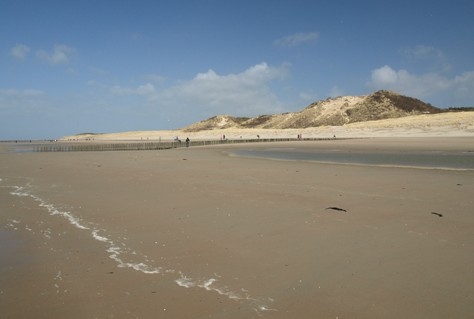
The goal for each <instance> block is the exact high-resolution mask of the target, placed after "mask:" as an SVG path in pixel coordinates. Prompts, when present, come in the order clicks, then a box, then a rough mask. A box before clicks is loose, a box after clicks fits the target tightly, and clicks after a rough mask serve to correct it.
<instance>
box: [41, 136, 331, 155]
mask: <svg viewBox="0 0 474 319" xmlns="http://www.w3.org/2000/svg"><path fill="white" fill-rule="evenodd" d="M301 140H305V141H310V140H311V141H317V140H327V138H305V139H296V138H259V139H235V140H234V139H232V140H227V139H226V140H197V141H191V142H190V143H189V146H205V145H216V144H234V143H257V142H289V141H301ZM179 147H187V145H186V142H178V141H173V142H128V143H123V142H122V143H103V142H99V143H97V142H93V141H91V142H57V143H51V144H43V145H37V146H35V147H34V149H33V151H34V152H87V151H93V152H94V151H145V150H164V149H171V148H179Z"/></svg>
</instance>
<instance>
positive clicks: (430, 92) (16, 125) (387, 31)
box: [0, 0, 474, 140]
mask: <svg viewBox="0 0 474 319" xmlns="http://www.w3.org/2000/svg"><path fill="white" fill-rule="evenodd" d="M472 17H474V2H473V1H471V0H458V1H457V0H451V1H442V0H441V1H428V0H427V1H424V0H411V1H406V0H399V1H393V0H390V1H388V0H378V1H376V0H371V1H364V0H361V1H352V0H347V1H339V0H328V1H317V0H313V1H298V0H288V1H279V0H271V1H266V0H261V1H258V0H254V1H247V0H239V1H226V0H220V1H213V0H212V1H206V0H201V1H197V0H196V1H179V0H176V1H158V0H155V1H141V0H129V1H128V0H127V1H123V0H115V1H100V0H94V1H89V0H82V1H65V0H62V1H48V0H44V1H27V0H0V139H2V140H5V139H30V138H31V139H43V138H48V139H49V138H58V137H61V136H63V135H70V134H76V133H81V132H97V133H99V132H120V131H131V130H162V129H177V128H181V127H184V126H186V125H188V124H191V123H194V122H197V121H200V120H203V119H206V118H208V117H210V116H214V115H218V114H229V115H233V116H256V115H260V114H273V113H280V112H289V111H296V110H300V109H302V108H304V107H306V106H307V105H308V104H310V103H312V102H314V101H317V100H321V99H326V98H328V97H335V96H340V95H365V94H369V93H372V92H374V91H376V90H379V89H388V90H394V91H396V92H399V93H401V94H405V95H408V96H412V97H416V98H419V99H421V100H423V101H425V102H428V103H431V104H432V105H434V106H438V107H449V106H474V58H473V57H474V55H473V53H474V19H473V18H472Z"/></svg>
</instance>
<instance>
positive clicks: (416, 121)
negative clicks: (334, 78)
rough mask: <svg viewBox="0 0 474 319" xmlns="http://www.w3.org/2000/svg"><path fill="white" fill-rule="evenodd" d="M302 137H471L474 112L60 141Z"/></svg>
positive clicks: (169, 131)
mask: <svg viewBox="0 0 474 319" xmlns="http://www.w3.org/2000/svg"><path fill="white" fill-rule="evenodd" d="M298 134H301V135H302V136H303V137H308V138H310V137H321V138H326V137H333V136H334V135H336V137H406V136H414V137H423V136H426V137H428V136H474V112H450V113H440V114H423V115H414V116H407V117H403V118H395V119H386V120H378V121H368V122H359V123H352V124H347V125H343V126H322V127H313V128H305V129H237V128H228V129H221V130H206V131H199V132H185V131H183V130H179V129H178V130H157V131H131V132H118V133H108V134H100V135H89V134H83V135H73V136H65V137H63V138H62V139H63V140H71V139H75V140H86V139H94V140H96V141H99V140H160V139H161V140H172V139H173V137H174V136H178V137H179V138H182V139H185V138H186V137H189V138H190V139H192V140H193V139H194V140H200V139H220V138H222V137H223V136H224V135H225V137H226V138H227V139H238V138H244V139H248V138H256V137H257V136H260V138H278V137H281V138H288V137H296V136H297V135H298Z"/></svg>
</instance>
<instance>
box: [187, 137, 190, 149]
mask: <svg viewBox="0 0 474 319" xmlns="http://www.w3.org/2000/svg"><path fill="white" fill-rule="evenodd" d="M190 141H191V140H190V139H189V137H186V147H189V142H190Z"/></svg>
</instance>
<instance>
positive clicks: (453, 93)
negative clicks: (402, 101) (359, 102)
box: [367, 65, 474, 105]
mask: <svg viewBox="0 0 474 319" xmlns="http://www.w3.org/2000/svg"><path fill="white" fill-rule="evenodd" d="M367 85H368V86H370V87H372V88H375V89H388V90H393V91H396V92H399V93H401V94H405V95H408V96H413V97H416V98H420V99H421V98H429V97H432V96H435V95H441V94H443V95H445V96H448V97H449V98H447V100H449V101H452V102H451V103H456V101H458V103H466V102H465V101H467V103H469V99H471V102H470V104H471V105H472V98H473V97H474V93H473V92H474V71H469V72H465V73H463V74H462V75H459V76H456V77H454V78H448V77H445V76H442V75H440V74H438V73H425V74H421V75H417V74H412V73H410V72H408V71H407V70H404V69H401V70H398V71H397V70H394V69H392V68H391V67H390V66H388V65H384V66H382V67H380V68H378V69H375V70H373V71H372V76H371V81H370V82H368V83H367Z"/></svg>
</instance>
